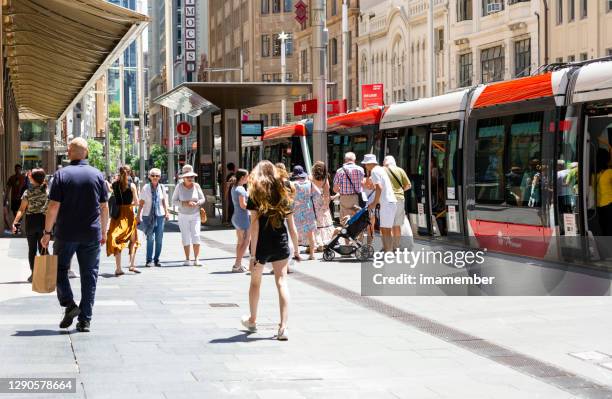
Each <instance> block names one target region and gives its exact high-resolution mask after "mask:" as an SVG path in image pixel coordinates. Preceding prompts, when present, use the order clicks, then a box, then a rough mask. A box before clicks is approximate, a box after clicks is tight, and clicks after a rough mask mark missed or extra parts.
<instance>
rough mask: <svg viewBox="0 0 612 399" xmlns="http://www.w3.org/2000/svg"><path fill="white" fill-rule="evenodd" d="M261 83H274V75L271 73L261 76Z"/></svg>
mask: <svg viewBox="0 0 612 399" xmlns="http://www.w3.org/2000/svg"><path fill="white" fill-rule="evenodd" d="M261 81H262V82H271V81H272V74H271V73H264V74H262V75H261Z"/></svg>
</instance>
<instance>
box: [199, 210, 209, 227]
mask: <svg viewBox="0 0 612 399" xmlns="http://www.w3.org/2000/svg"><path fill="white" fill-rule="evenodd" d="M206 221H208V215H206V209H204V208H200V224H206Z"/></svg>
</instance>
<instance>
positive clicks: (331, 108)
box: [327, 98, 347, 116]
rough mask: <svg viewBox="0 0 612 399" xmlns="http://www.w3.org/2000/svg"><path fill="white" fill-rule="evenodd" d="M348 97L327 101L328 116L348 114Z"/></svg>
mask: <svg viewBox="0 0 612 399" xmlns="http://www.w3.org/2000/svg"><path fill="white" fill-rule="evenodd" d="M346 111H347V105H346V98H345V99H344V100H334V101H329V102H328V103H327V116H334V115H339V114H346Z"/></svg>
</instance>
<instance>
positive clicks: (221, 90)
mask: <svg viewBox="0 0 612 399" xmlns="http://www.w3.org/2000/svg"><path fill="white" fill-rule="evenodd" d="M335 84H336V83H332V82H330V83H328V84H327V85H328V87H329V86H333V85H335ZM311 90H312V83H310V82H289V83H280V82H244V83H236V82H232V83H227V82H193V83H182V84H180V85H179V86H177V87H175V88H174V89H173V90H171V91H169V92H167V93H165V94H162V95H161V96H159V97H157V98H156V99H155V100H153V101H154V102H155V103H157V104H161V105H163V106H164V107H166V108H170V109H172V110H174V111H178V112H180V113H183V114H187V115H190V116H198V115H199V114H200V113H202V111H206V110H208V111H216V110H217V109H247V108H253V107H257V106H259V105H265V104H270V103H274V102H280V101H281V100H296V99H298V97H301V96H305V95H306V94H309V93H310V92H311Z"/></svg>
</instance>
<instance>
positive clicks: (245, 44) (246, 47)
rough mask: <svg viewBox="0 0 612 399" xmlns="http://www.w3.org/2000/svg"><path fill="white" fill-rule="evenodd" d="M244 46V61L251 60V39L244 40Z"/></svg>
mask: <svg viewBox="0 0 612 399" xmlns="http://www.w3.org/2000/svg"><path fill="white" fill-rule="evenodd" d="M242 48H243V51H242V61H244V62H249V41H248V40H247V41H246V42H244V44H243V45H242Z"/></svg>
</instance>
